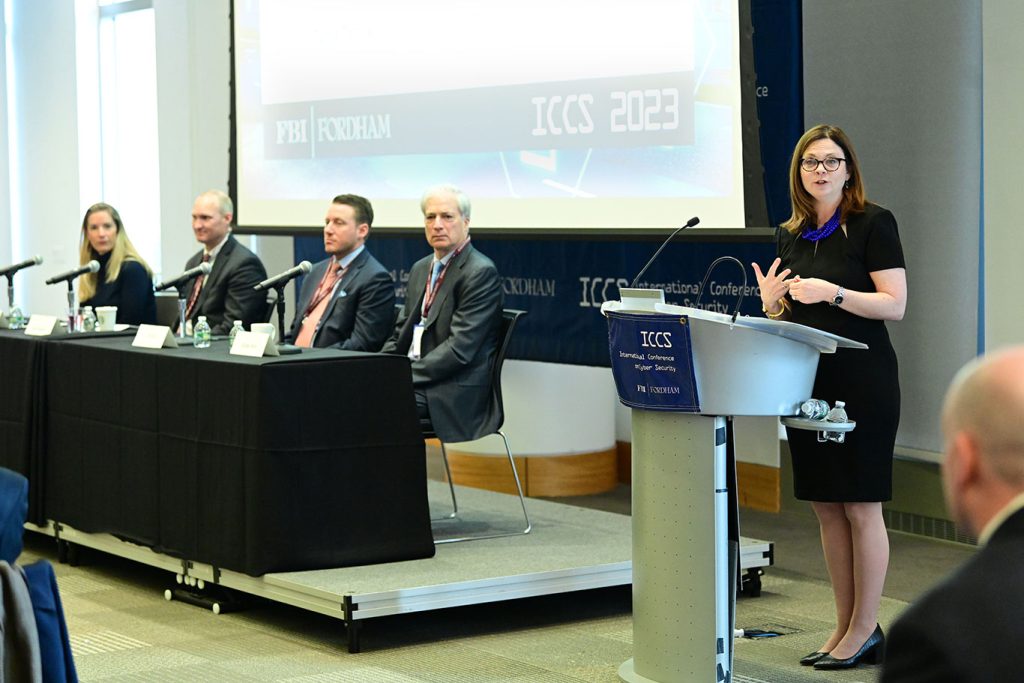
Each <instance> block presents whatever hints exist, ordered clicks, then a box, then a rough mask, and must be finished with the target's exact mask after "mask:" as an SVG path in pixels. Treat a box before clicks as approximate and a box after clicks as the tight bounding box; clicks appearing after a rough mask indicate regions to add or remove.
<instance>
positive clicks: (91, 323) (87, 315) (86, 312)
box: [82, 306, 96, 332]
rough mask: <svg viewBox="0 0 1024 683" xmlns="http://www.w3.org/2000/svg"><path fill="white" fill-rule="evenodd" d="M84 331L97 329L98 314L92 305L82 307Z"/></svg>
mask: <svg viewBox="0 0 1024 683" xmlns="http://www.w3.org/2000/svg"><path fill="white" fill-rule="evenodd" d="M82 331H83V332H95V331H96V314H95V313H94V312H93V310H92V306H86V307H85V308H83V309H82Z"/></svg>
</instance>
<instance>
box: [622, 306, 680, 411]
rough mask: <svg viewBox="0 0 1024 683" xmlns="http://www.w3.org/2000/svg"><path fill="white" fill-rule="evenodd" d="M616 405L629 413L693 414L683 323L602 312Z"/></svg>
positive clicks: (652, 315)
mask: <svg viewBox="0 0 1024 683" xmlns="http://www.w3.org/2000/svg"><path fill="white" fill-rule="evenodd" d="M605 315H606V316H607V318H608V350H609V355H610V356H611V359H612V376H613V377H614V378H615V389H616V392H617V393H618V395H619V400H620V401H621V402H622V403H623V405H627V406H629V407H630V408H641V409H644V410H668V411H675V412H682V413H699V412H700V398H699V396H698V395H697V380H696V377H695V376H694V373H693V344H692V341H691V339H690V322H689V318H688V317H687V316H685V315H683V316H668V315H664V314H656V313H628V314H627V313H619V312H616V311H606V312H605Z"/></svg>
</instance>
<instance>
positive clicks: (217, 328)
mask: <svg viewBox="0 0 1024 683" xmlns="http://www.w3.org/2000/svg"><path fill="white" fill-rule="evenodd" d="M234 213H235V208H234V204H232V202H231V198H230V197H228V196H227V195H226V194H224V193H223V192H221V191H220V190H209V191H207V192H204V193H202V194H201V195H199V196H198V197H196V201H195V203H194V204H193V205H192V232H194V233H195V236H196V240H197V241H199V242H200V243H201V244H202V245H203V249H202V250H201V251H199V252H197V253H196V254H195V255H194V256H192V258H190V259H189V260H188V263H186V264H185V269H186V270H188V269H190V268H195V267H196V266H198V265H199V264H200V263H202V262H203V261H207V262H209V264H210V265H211V267H212V268H213V269H212V270H211V271H210V274H209V275H205V276H204V275H199V276H198V277H194V278H192V279H191V280H188V281H186V282H184V283H183V284H182V285H181V286H180V287H179V288H178V294H179V296H181V298H183V299H185V300H186V301H187V302H188V303H187V304H186V306H185V320H186V321H188V327H189V328H190V329H191V326H192V325H194V324H195V321H196V319H197V318H198V317H199V316H201V315H205V316H206V322H208V323H210V331H211V332H212V333H213V334H227V333H228V332H230V331H231V325H232V323H233V322H234V321H235V320H241V321H242V324H243V325H246V326H248V325H250V324H252V323H254V322H264V317H265V315H266V309H267V304H266V293H264V292H256V291H253V287H255V286H256V285H257V284H259V283H260V282H261V281H263V280H265V279H266V278H267V271H266V269H265V268H264V267H263V262H262V261H260V259H259V257H258V256H256V254H254V253H252V252H251V251H249V250H248V249H246V248H245V247H244V246H242V245H241V244H239V242H238V240H236V239H235V237H234V235H232V234H231V221H232V219H233V218H234Z"/></svg>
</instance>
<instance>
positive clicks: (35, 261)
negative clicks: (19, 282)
mask: <svg viewBox="0 0 1024 683" xmlns="http://www.w3.org/2000/svg"><path fill="white" fill-rule="evenodd" d="M42 262H43V257H42V256H39V255H38V254H36V255H35V256H33V257H32V258H30V259H28V260H27V261H22V262H21V263H15V264H14V265H13V266H7V267H6V268H0V276H2V275H6V276H8V277H10V276H11V275H14V274H15V273H17V272H18V271H19V270H21V269H22V268H31V267H32V266H38V265H39V264H40V263H42Z"/></svg>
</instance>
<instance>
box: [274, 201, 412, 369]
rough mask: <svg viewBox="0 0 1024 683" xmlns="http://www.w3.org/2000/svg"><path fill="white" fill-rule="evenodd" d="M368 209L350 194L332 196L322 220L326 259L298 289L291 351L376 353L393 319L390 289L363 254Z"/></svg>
mask: <svg viewBox="0 0 1024 683" xmlns="http://www.w3.org/2000/svg"><path fill="white" fill-rule="evenodd" d="M371 225H373V207H372V206H371V205H370V202H369V201H367V200H366V199H365V198H363V197H360V196H358V195H354V194H342V195H338V196H337V197H335V198H334V200H333V201H332V202H331V205H330V206H329V207H328V208H327V216H326V218H324V250H325V251H326V252H327V253H328V254H329V258H327V259H325V260H323V261H321V262H319V263H317V264H316V265H315V266H313V270H312V271H310V273H309V275H307V276H306V279H305V280H304V281H303V283H302V292H301V293H300V294H299V305H298V307H297V308H296V315H295V322H293V323H292V328H291V332H289V334H288V339H289V340H290V341H292V342H293V343H294V344H295V345H296V346H305V347H310V346H313V347H317V348H325V347H330V348H335V349H348V350H351V351H380V348H381V346H383V345H384V341H385V340H386V339H387V338H388V334H389V333H390V332H391V323H392V321H393V320H394V319H395V285H394V281H393V280H392V279H391V275H390V274H389V273H388V271H387V270H385V269H384V266H382V265H381V264H380V262H379V261H378V260H377V259H375V258H374V257H373V256H372V255H371V254H370V252H369V251H368V250H367V249H366V245H365V243H366V237H367V235H369V233H370V226H371Z"/></svg>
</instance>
